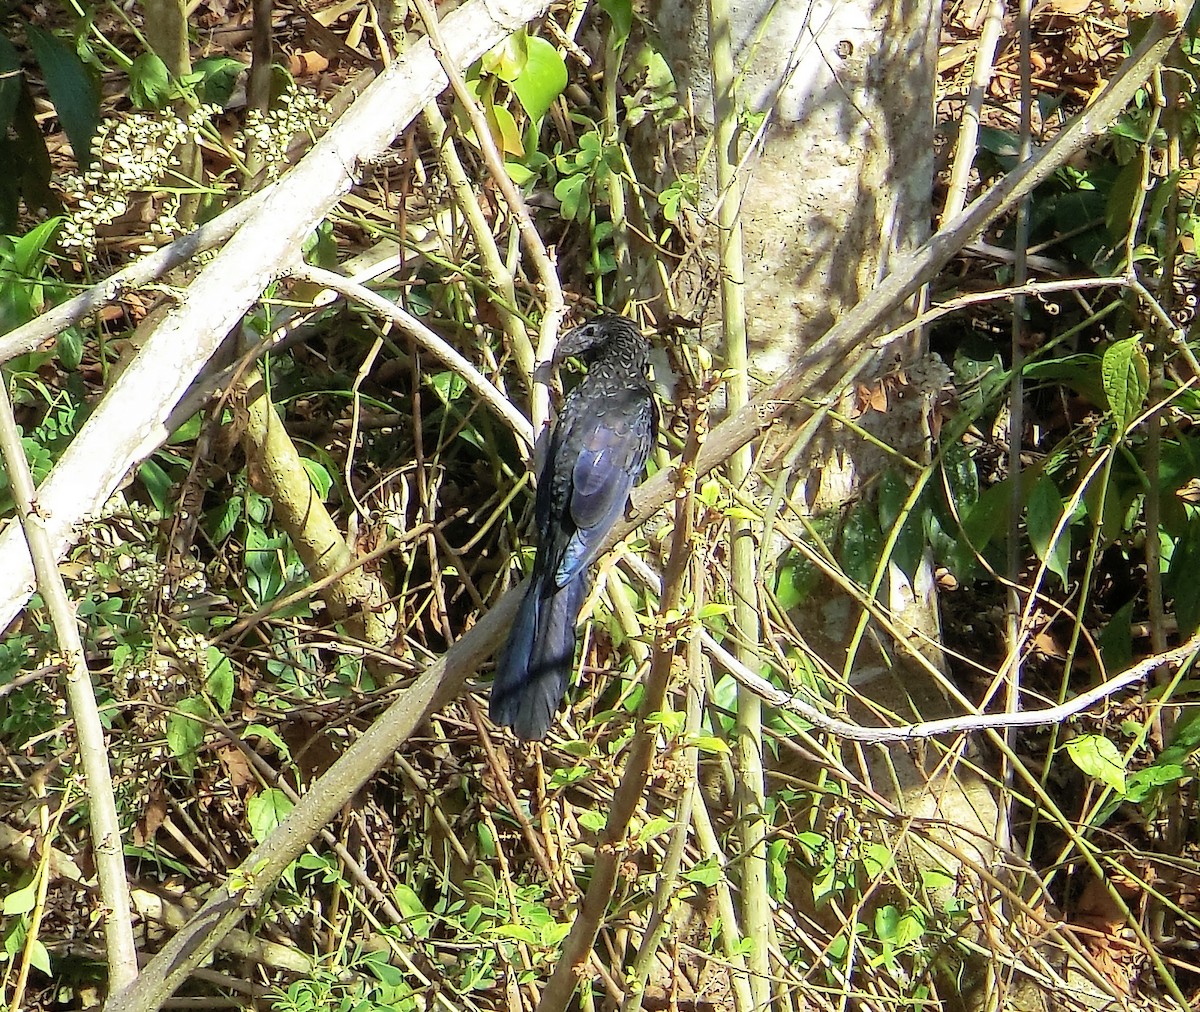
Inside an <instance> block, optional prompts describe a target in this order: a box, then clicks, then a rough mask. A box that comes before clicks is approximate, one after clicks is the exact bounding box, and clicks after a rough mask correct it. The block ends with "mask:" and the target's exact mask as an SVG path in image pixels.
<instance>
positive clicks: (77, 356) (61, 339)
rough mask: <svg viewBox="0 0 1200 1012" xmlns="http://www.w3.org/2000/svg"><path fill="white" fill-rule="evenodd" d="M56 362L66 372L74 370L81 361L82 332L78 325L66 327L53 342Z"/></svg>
mask: <svg viewBox="0 0 1200 1012" xmlns="http://www.w3.org/2000/svg"><path fill="white" fill-rule="evenodd" d="M54 350H55V352H56V354H57V355H58V363H59V365H61V366H62V367H63V368H64V369H66V370H67V371H68V372H74V371H75V370H76V369H78V368H79V363H80V362H82V361H83V334H81V333H80V332H79V328H78V327H67V329H66V330H64V331H63V332H62V333H61V334H59V335H58V337H57V338H56V339H55V342H54Z"/></svg>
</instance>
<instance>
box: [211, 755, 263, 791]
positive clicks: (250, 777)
mask: <svg viewBox="0 0 1200 1012" xmlns="http://www.w3.org/2000/svg"><path fill="white" fill-rule="evenodd" d="M217 758H218V759H219V760H220V761H221V765H222V766H224V767H225V772H226V773H227V774H228V775H229V784H230V786H231V787H232V788H233V789H234V790H235V791H236V790H240V789H241V788H243V787H245V786H246V785H247V784H252V783H254V782H255V780H254V774H253V773H252V772H251V771H250V761H249V760H248V759H247V758H246V757H245V755H243V753H242V750H241V749H239V748H235V747H234V746H233V745H225V746H224V747H222V748H219V749H217Z"/></svg>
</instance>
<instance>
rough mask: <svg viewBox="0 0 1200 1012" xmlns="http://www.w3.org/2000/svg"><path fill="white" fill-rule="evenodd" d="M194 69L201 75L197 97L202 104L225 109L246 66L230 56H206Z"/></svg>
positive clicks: (197, 87) (193, 66)
mask: <svg viewBox="0 0 1200 1012" xmlns="http://www.w3.org/2000/svg"><path fill="white" fill-rule="evenodd" d="M192 69H193V70H194V71H195V72H196V73H197V74H199V75H200V83H199V84H198V85H197V86H196V97H197V98H198V99H200V101H201V102H205V103H208V104H211V105H219V106H222V107H223V106H224V105H225V104H226V103H227V102H228V101H229V98H230V96H231V95H233V89H234V88H235V87H236V86H237V79H238V75H239V74H241V72H242V71H243V70H245V69H246V65H245V64H244V63H242V62H241V61H240V60H235V59H233V58H232V57H229V56H206V57H205V58H204V59H202V60H197V61H196V62H195V63H194V64H193V65H192Z"/></svg>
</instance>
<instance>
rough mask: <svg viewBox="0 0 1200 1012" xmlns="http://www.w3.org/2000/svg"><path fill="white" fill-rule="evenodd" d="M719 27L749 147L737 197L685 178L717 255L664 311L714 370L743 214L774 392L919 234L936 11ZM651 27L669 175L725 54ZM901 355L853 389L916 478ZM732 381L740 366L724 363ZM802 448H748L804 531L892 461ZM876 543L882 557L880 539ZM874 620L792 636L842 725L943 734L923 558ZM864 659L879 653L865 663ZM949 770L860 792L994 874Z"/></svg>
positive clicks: (924, 757)
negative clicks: (725, 220)
mask: <svg viewBox="0 0 1200 1012" xmlns="http://www.w3.org/2000/svg"><path fill="white" fill-rule="evenodd" d="M731 17H732V20H733V24H732V29H731V31H730V33H729V38H730V43H731V46H732V49H733V52H734V54H735V62H736V69H737V72H738V74H739V77H738V79H737V89H738V90H737V95H736V102H737V103H738V104H739V106H740V108H739V109H738V113H739V121H740V123H741V124H742V133H743V138H744V140H743V143H742V144H741V146H740V148H739V149H738V157H739V159H740V167H739V169H738V176H739V183H740V187H733V188H729V187H722V186H720V185H718V177H717V174H716V173H714V171H713V170H712V168H711V165H710V164H705V165H701V166H694V165H693V166H692V167H693V168H694V171H696V172H697V173H698V174H699V175H700V184H701V186H700V189H701V200H700V213H701V216H702V219H703V224H702V225H701V226H700V227H701V235H702V237H703V247H704V249H705V250H706V251H707V252H709V253H710V255H709V256H708V257H707V259H702V260H701V265H700V266H699V267H698V268H697V270H696V271H695V272H694V273H693V275H692V276H691V277H689V278H688V279H687V281H686V283H685V284H683V285H680V286H679V289H678V290H677V291H675V292H673V295H674V296H675V298H676V301H677V304H678V305H679V308H680V310H681V311H682V313H683V314H684V315H691V316H692V317H693V318H694V319H697V320H699V321H700V322H701V327H702V334H703V339H704V341H705V343H707V344H709V346H710V347H711V348H712V349H713V350H714V351H715V352H720V350H721V349H720V347H719V345H718V342H717V341H716V340H713V336H714V335H716V334H719V333H720V332H721V329H722V327H721V324H722V320H721V314H719V313H717V312H715V311H714V309H713V307H711V306H710V305H709V304H708V300H709V299H710V297H711V293H712V290H713V288H714V283H713V279H714V278H724V279H725V280H726V281H727V280H728V267H727V266H726V265H725V264H717V263H716V261H717V259H718V257H717V254H716V250H717V249H718V247H721V248H722V249H723V247H722V246H721V244H722V243H723V241H724V240H723V239H722V237H721V234H720V233H719V232H718V229H717V228H716V227H715V225H714V223H715V222H717V221H718V220H719V219H720V216H721V208H722V205H723V204H724V203H725V202H726V201H729V200H737V201H738V204H737V206H738V208H739V211H740V213H739V215H738V218H739V223H740V227H741V230H742V236H743V238H742V245H743V250H744V258H743V259H744V265H745V267H744V282H743V287H744V300H745V303H746V305H747V313H746V325H747V336H748V340H749V349H750V355H749V363H748V367H749V372H750V375H751V377H752V378H753V379H754V380H757V381H759V382H768V381H770V380H771V379H773V378H775V377H776V376H777V375H779V373H780V372H782V371H783V370H784V369H785V368H786V367H787V365H788V364H789V363H790V362H791V361H793V360H794V359H795V358H796V357H797V356H798V355H800V354H801V353H802V352H803V350H804V349H805V348H806V347H807V346H809V345H810V344H812V343H813V342H814V341H815V340H816V339H817V338H818V337H820V336H821V335H822V334H823V333H824V332H825V331H826V330H827V329H828V328H829V327H830V326H831V325H832V324H833V323H834V322H835V321H836V320H837V319H838V318H839V316H840V315H841V314H842V312H844V311H845V310H846V309H847V308H849V307H850V306H853V305H854V304H855V303H857V302H858V301H859V299H860V298H862V297H863V296H864V295H865V294H866V293H868V292H870V291H871V289H872V288H873V287H874V286H875V285H876V283H877V281H878V280H879V279H880V278H882V277H884V276H885V275H886V274H887V273H888V270H889V263H890V262H891V260H892V258H893V257H894V256H896V255H898V254H903V253H906V252H907V251H909V250H911V249H912V248H914V247H916V246H917V245H919V244H920V243H921V242H922V241H923V240H924V239H925V238H926V237H927V236H928V234H929V228H930V223H931V221H932V217H933V208H932V204H931V196H932V182H933V151H934V136H933V131H934V118H933V103H934V75H935V73H936V68H937V45H938V34H939V27H940V9H939V5H937V4H915V3H910V4H902V3H891V4H888V3H883V4H879V3H875V2H868V0H818V2H816V3H812V4H795V5H788V4H778V3H774V2H772V0H754V2H749V3H745V4H741V5H738V6H737V8H736V10H734V11H733V12H731ZM655 24H656V27H657V29H658V31H659V33H660V36H661V45H662V49H663V52H664V55H665V56H666V58H667V59H668V61H669V62H670V63H671V65H672V69H673V72H674V73H675V76H676V82H677V84H678V85H679V86H680V89H681V91H683V90H684V89H686V90H687V92H688V93H689V95H690V98H691V102H692V107H693V108H694V110H695V116H696V120H697V122H696V123H695V124H694V125H695V127H696V130H697V133H698V136H696V137H695V138H687V140H688V143H686V144H684V145H679V144H677V145H676V154H677V160H678V151H679V150H680V149H683V150H687V151H690V152H692V153H693V154H694V153H696V152H701V151H704V150H706V142H707V141H708V139H709V137H708V135H710V134H714V135H715V136H716V137H717V138H718V139H717V143H716V144H715V147H716V149H717V150H718V152H719V151H720V150H721V141H720V119H721V117H720V108H721V100H722V96H721V94H720V89H719V88H718V89H717V90H716V101H714V87H713V74H712V72H711V71H710V61H711V60H712V59H713V54H716V53H718V52H719V50H720V45H721V41H720V39H719V38H718V37H716V36H713V37H711V38H710V35H709V26H708V24H707V22H706V18H705V16H704V11H703V8H700V7H699V6H698V5H682V4H673V3H661V4H659V5H657V9H656V11H655ZM751 132H753V137H752V138H751V137H750V136H749V135H750V133H751ZM677 139H682V138H677ZM718 157H719V156H718ZM724 305H725V306H726V315H727V303H724ZM725 322H726V323H727V322H728V321H725ZM896 347H897V346H896V345H891V346H890V347H889V351H888V357H887V360H884V361H880V362H879V363H878V366H877V369H876V372H875V376H874V378H873V380H867V381H864V382H865V383H866V386H867V387H868V388H871V389H872V390H877V391H878V392H879V393H880V394H881V395H886V393H887V391H888V390H889V389H890V390H896V389H901V391H902V393H903V394H904V395H905V396H903V398H902V399H899V400H894V401H892V402H891V403H888V404H887V405H886V407H882V408H880V409H879V410H874V411H867V412H866V413H863V414H861V416H860V417H858V418H857V419H856V421H857V423H858V425H860V426H861V427H862V428H863V429H865V430H867V431H869V432H870V433H871V434H872V435H873V436H875V437H877V438H878V439H879V440H880V441H881V442H882V443H884V444H886V445H888V446H891V447H893V448H895V449H896V450H898V451H900V452H901V453H903V454H905V455H907V456H908V457H910V458H912V459H915V460H918V461H922V462H926V461H928V459H929V457H930V451H931V443H932V439H931V436H930V429H929V424H928V416H929V412H930V409H931V403H932V400H933V399H934V398H935V397H936V396H937V394H938V392H939V391H940V390H941V388H942V386H943V384H944V382H945V380H946V378H947V377H948V375H949V373H948V370H946V369H945V367H944V366H943V365H941V363H940V362H939V361H938V360H936V359H933V360H930V359H927V358H926V357H925V352H926V349H925V347H924V343H923V340H922V337H921V336H920V335H919V334H914V337H913V338H912V339H911V340H910V341H909V342H908V344H907V346H906V347H905V348H904V349H903V353H902V355H901V356H899V357H898V356H896V354H895V348H896ZM725 364H726V365H727V366H728V365H733V366H735V367H736V363H735V362H733V361H732V360H730V359H727V360H726V363H725ZM898 366H899V367H901V368H902V369H903V371H902V372H901V371H900V370H899V369H898V368H897V367H898ZM860 389H861V388H860ZM826 393H832V394H833V395H834V396H835V399H836V400H837V401H838V404H837V407H838V409H839V410H840V411H841V412H842V413H844V414H846V415H850V416H855V415H857V414H859V412H858V411H856V405H855V396H856V394H857V393H858V391H845V390H840V391H826V390H824V389H823V387H822V378H821V377H814V380H813V396H815V397H819V396H821V395H823V394H826ZM873 403H880V402H879V401H874V400H873ZM796 437H797V433H796V432H795V431H794V430H791V431H789V430H788V427H787V426H777V427H776V429H775V430H774V431H773V432H772V434H771V436H770V438H769V439H768V440H767V442H766V443H765V444H764V445H763V446H761V447H760V448H759V450H758V455H757V466H756V468H755V477H757V479H758V482H759V484H758V485H757V488H756V491H758V492H759V494H760V501H765V500H766V499H767V498H768V493H769V491H770V486H772V485H776V486H778V487H780V488H781V489H782V491H783V493H784V496H785V498H786V501H787V502H788V504H789V505H791V506H792V507H793V508H795V509H796V510H798V511H802V512H805V513H807V514H808V515H810V516H825V517H829V518H842V519H844V518H845V516H846V514H847V512H848V510H849V508H850V507H851V505H852V504H854V503H857V502H858V501H860V500H862V499H863V498H865V497H866V498H869V497H872V496H873V495H874V493H875V491H876V490H877V488H878V484H879V483H878V481H876V480H875V479H877V478H878V477H879V476H880V475H881V474H882V473H883V471H884V470H886V469H887V468H888V467H889V466H890V463H891V460H892V459H893V458H892V457H891V456H889V455H888V454H887V453H885V452H884V451H881V450H880V449H878V448H876V447H875V446H873V445H872V444H871V443H869V442H868V441H866V440H864V439H863V438H862V437H861V436H860V435H856V434H855V433H854V432H852V431H850V429H849V428H846V427H844V426H839V425H836V424H830V423H826V424H825V425H824V426H823V427H822V431H821V433H820V437H819V441H817V442H813V443H806V442H800V443H797V441H796ZM901 487H903V486H901ZM759 533H760V534H761V529H760V531H759ZM882 533H883V536H884V537H885V538H886V537H887V535H888V534H889V531H888V530H886V529H885V530H883V532H882ZM758 579H759V581H766V582H769V581H770V580H771V576H770V573H769V572H768V573H761V572H760V573H759V574H758ZM735 596H736V595H735ZM876 601H877V602H878V603H879V605H881V606H882V608H883V609H885V611H886V612H887V613H889V614H890V616H891V619H892V623H891V627H890V631H889V630H887V629H884V628H883V627H881V626H879V625H877V624H876V623H874V622H871V623H870V624H869V625H868V626H867V635H865V636H864V635H862V630H860V629H858V626H859V624H860V617H861V616H862V614H863V608H862V606H861V604H860V603H858V602H856V601H855V600H854V599H853V598H851V597H850V596H848V595H847V594H845V593H842V592H840V591H839V590H838V589H837V588H836V587H834V586H833V585H832V583H826V584H825V585H823V586H822V587H821V588H820V589H819V590H818V591H817V592H815V593H812V594H811V595H810V597H809V598H808V600H807V601H806V602H805V603H804V604H802V605H801V606H800V607H799V608H798V609H797V613H796V614H794V615H793V616H792V617H793V620H794V622H795V625H796V627H797V628H798V629H799V631H800V632H801V634H802V636H803V637H804V639H805V641H806V644H805V646H806V648H807V649H808V650H809V651H811V652H812V653H814V654H816V655H817V656H819V657H820V658H821V660H822V661H824V662H825V664H827V665H828V666H829V667H831V668H832V669H834V670H835V671H841V672H843V673H845V674H846V675H847V676H848V680H849V681H850V683H851V684H852V685H853V686H854V687H855V689H856V690H857V693H858V694H859V695H860V696H861V697H862V698H863V699H864V700H865V701H866V702H867V703H868V704H871V705H870V710H872V711H874V713H872V712H868V707H867V706H866V705H863V706H857V707H854V708H852V714H853V715H854V716H856V717H859V718H861V719H862V720H863V722H864V723H873V722H876V721H877V719H878V718H877V717H876V716H875V713H877V712H879V709H882V710H883V711H884V712H886V711H891V712H893V713H895V714H898V715H899V718H900V719H901V720H907V719H917V718H931V717H937V716H944V715H946V714H947V712H948V708H947V706H946V702H945V697H944V695H943V692H942V689H941V688H940V686H939V684H938V679H937V678H936V677H934V676H933V675H932V674H931V669H932V671H933V672H937V671H938V670H940V669H942V667H943V662H942V656H941V650H940V647H939V644H940V625H939V621H938V611H937V601H936V587H935V582H934V579H933V572H932V566H931V564H930V560H929V558H928V555H927V554H926V556H925V557H924V558H923V559H922V560H921V561H920V563H919V565H918V566H917V567H916V569H915V572H914V574H913V577H912V579H909V578H908V577H906V576H905V574H904V572H903V571H902V570H901V569H900V568H899V567H898V566H896V565H895V564H888V565H887V566H886V571H885V573H884V574H883V578H882V579H881V580H880V581H879V588H878V592H877V594H876ZM735 621H736V619H735ZM856 630H858V631H857V634H856ZM872 642H873V643H874V644H875V646H874V647H871V648H868V647H867V646H865V644H870V643H872ZM912 644H915V645H916V646H915V647H913V646H910V645H912ZM914 654H919V655H920V656H919V657H918V656H915V655H914ZM877 708H878V709H877ZM960 745H961V743H960ZM847 751H848V752H849V751H850V750H847ZM955 751H956V749H955V746H954V745H953V744H948V745H947V747H945V748H939V747H926V748H925V749H922V750H919V751H918V750H917V749H915V748H914V749H912V750H911V751H906V750H905V749H903V748H901V747H891V748H889V749H888V750H883V749H880V750H878V752H877V753H875V754H874V755H869V756H868V757H867V763H866V766H865V768H863V769H862V770H861V775H862V777H863V779H864V780H866V781H867V782H868V783H872V782H873V786H874V788H875V789H876V790H878V791H879V793H881V794H884V795H886V796H890V797H891V798H892V799H893V801H894V803H895V804H896V805H897V806H898V807H900V808H901V809H903V811H904V812H905V813H906V814H910V815H914V816H919V817H924V818H928V819H931V820H934V821H935V822H938V823H941V824H942V826H943V827H949V829H948V830H946V829H938V830H932V829H931V834H929V835H934V836H936V835H938V834H942V835H943V836H948V837H949V839H946V840H945V842H946V843H947V844H948V845H949V847H950V848H956V849H957V850H958V852H959V853H964V854H966V855H968V856H969V857H971V858H974V859H978V860H980V861H981V863H982V866H983V867H985V868H986V867H990V866H991V865H992V864H993V861H994V855H993V854H992V853H991V850H992V848H991V846H990V845H988V843H987V842H986V841H990V840H993V839H996V838H997V833H1001V836H1000V838H1001V839H1003V834H1002V817H1001V813H1000V811H999V809H998V805H997V802H996V800H995V798H994V797H993V795H992V793H991V790H990V788H989V786H988V784H987V783H986V782H984V781H983V780H981V779H980V778H979V777H978V776H976V775H975V774H974V773H972V772H971V771H970V770H969V769H967V768H966V767H965V766H964V765H958V764H957V760H956V756H955ZM958 751H961V748H959V749H958ZM948 752H949V753H950V755H949V757H948V755H947V753H948ZM741 819H742V821H744V819H745V814H744V813H742V816H741ZM955 827H956V828H955ZM917 835H918V836H920V835H921V834H917ZM909 853H910V857H911V858H912V859H913V860H914V861H915V862H917V863H918V864H920V865H923V866H924V865H928V864H938V865H940V866H942V867H944V868H946V869H947V870H948V871H950V872H951V873H952V875H957V874H958V873H959V872H960V871H961V868H960V862H959V861H958V860H956V859H955V858H954V857H953V856H952V855H951V854H950V852H949V850H947V849H943V848H942V847H941V846H938V845H936V844H935V845H930V844H924V845H921V847H919V848H916V847H914V848H910V849H909ZM743 888H745V883H743ZM747 920H749V918H748V919H747Z"/></svg>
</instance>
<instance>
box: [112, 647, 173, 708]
mask: <svg viewBox="0 0 1200 1012" xmlns="http://www.w3.org/2000/svg"><path fill="white" fill-rule="evenodd" d="M187 686H188V676H187V674H186V673H185V672H184V671H182V670H181V669H180V667H179V665H178V664H177V663H175V662H174V661H172V660H171V658H169V657H166V656H165V655H163V654H160V653H158V652H157V651H155V652H154V653H153V654H152V655H151V656H149V657H145V658H142V659H141V660H140V661H139V662H138V663H136V664H131V665H129V667H127V668H124V669H122V670H121V672H120V673H119V675H118V677H117V679H116V681H114V683H113V689H114V690H115V691H116V692H117V695H118V697H120V698H124V699H133V698H136V697H137V696H139V695H143V694H145V693H146V692H147V691H148V690H149V691H154V692H157V693H159V694H161V695H163V696H165V697H166V698H167V699H174V698H175V697H176V696H177V695H178V694H179V693H180V692H182V691H184V690H186V688H187Z"/></svg>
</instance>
